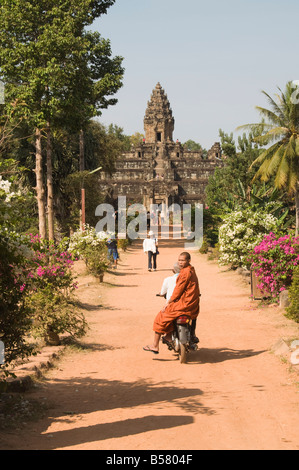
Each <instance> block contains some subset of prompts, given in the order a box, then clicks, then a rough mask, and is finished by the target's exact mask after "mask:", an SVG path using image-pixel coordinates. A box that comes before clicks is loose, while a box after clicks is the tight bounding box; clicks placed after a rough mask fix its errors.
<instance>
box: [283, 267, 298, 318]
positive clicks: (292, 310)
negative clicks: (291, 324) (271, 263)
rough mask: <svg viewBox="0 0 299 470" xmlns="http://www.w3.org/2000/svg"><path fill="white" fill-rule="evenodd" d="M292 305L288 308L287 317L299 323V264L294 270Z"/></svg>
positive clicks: (291, 294) (290, 295) (290, 292)
mask: <svg viewBox="0 0 299 470" xmlns="http://www.w3.org/2000/svg"><path fill="white" fill-rule="evenodd" d="M289 299H290V306H289V307H287V308H286V312H287V314H286V315H287V317H289V318H291V319H292V320H295V321H296V322H298V323H299V266H297V267H296V268H295V270H294V275H293V281H292V284H291V287H290V289H289Z"/></svg>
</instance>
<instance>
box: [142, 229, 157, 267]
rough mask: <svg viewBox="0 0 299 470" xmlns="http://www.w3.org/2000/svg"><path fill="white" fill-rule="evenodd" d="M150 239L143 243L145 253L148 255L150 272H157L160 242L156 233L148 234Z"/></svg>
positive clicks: (150, 232)
mask: <svg viewBox="0 0 299 470" xmlns="http://www.w3.org/2000/svg"><path fill="white" fill-rule="evenodd" d="M148 236H149V238H145V239H144V241H143V251H144V253H147V255H148V270H149V271H151V270H152V268H153V269H154V271H156V270H157V254H158V240H157V239H156V238H155V235H154V232H153V231H152V230H150V231H149V232H148Z"/></svg>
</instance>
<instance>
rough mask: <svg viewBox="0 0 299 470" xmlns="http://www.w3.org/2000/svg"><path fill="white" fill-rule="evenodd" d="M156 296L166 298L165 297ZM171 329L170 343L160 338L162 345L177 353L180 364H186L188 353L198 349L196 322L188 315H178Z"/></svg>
mask: <svg viewBox="0 0 299 470" xmlns="http://www.w3.org/2000/svg"><path fill="white" fill-rule="evenodd" d="M156 295H157V297H164V298H166V296H165V295H160V294H156ZM173 327H174V329H173V331H172V333H171V337H172V338H171V341H168V340H166V339H165V338H164V337H162V343H164V344H166V345H167V347H168V349H169V350H170V351H174V352H176V353H178V355H179V360H180V362H181V364H186V362H187V355H188V353H189V352H190V351H192V350H193V351H196V350H197V349H198V346H197V343H198V342H199V340H198V338H197V337H196V336H195V328H196V320H192V319H191V317H190V316H188V315H180V316H179V317H178V318H176V319H175V320H174V321H173Z"/></svg>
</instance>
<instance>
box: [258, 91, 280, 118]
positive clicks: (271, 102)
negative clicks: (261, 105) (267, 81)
mask: <svg viewBox="0 0 299 470" xmlns="http://www.w3.org/2000/svg"><path fill="white" fill-rule="evenodd" d="M278 89H279V88H278ZM262 93H263V94H264V95H265V96H266V97H267V99H268V102H269V104H270V106H271V108H273V110H274V113H277V115H278V116H279V117H280V119H284V113H283V111H282V109H281V108H280V107H279V105H278V104H277V103H276V101H274V99H273V98H272V97H271V96H270V95H269V94H268V93H267V92H266V91H264V90H262ZM278 98H279V97H278Z"/></svg>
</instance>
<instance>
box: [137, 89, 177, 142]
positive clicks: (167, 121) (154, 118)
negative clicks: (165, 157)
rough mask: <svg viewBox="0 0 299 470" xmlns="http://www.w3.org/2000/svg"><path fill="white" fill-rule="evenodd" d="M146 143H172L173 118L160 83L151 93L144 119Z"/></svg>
mask: <svg viewBox="0 0 299 470" xmlns="http://www.w3.org/2000/svg"><path fill="white" fill-rule="evenodd" d="M144 130H145V142H146V143H151V144H153V143H158V142H162V143H165V142H172V134H173V130H174V118H173V116H172V110H171V108H170V104H169V101H168V98H167V95H166V94H165V92H164V90H163V88H162V87H161V85H160V83H157V85H156V88H155V89H154V90H153V92H152V96H151V99H150V101H149V102H148V104H147V109H146V111H145V117H144Z"/></svg>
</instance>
